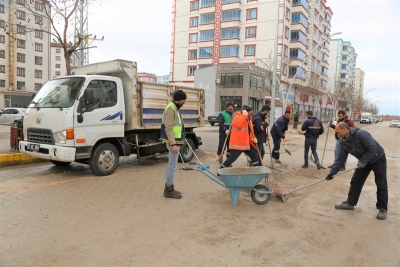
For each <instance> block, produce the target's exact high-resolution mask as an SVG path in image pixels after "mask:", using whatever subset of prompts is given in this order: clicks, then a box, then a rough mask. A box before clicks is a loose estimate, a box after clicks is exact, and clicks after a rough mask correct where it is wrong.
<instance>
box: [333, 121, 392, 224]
mask: <svg viewBox="0 0 400 267" xmlns="http://www.w3.org/2000/svg"><path fill="white" fill-rule="evenodd" d="M335 133H336V134H337V135H338V136H339V138H340V139H341V142H340V151H339V155H338V158H337V159H336V160H335V162H334V163H333V166H332V169H331V172H330V173H329V174H328V176H327V177H326V180H332V179H333V176H334V175H335V174H337V173H338V172H339V170H340V168H341V167H342V166H343V164H344V163H345V161H346V159H347V156H348V154H351V155H353V156H354V157H356V158H357V159H358V164H357V167H358V169H356V170H355V171H354V174H353V177H352V178H351V182H350V190H349V194H348V197H347V200H346V201H344V202H343V203H342V204H339V205H335V208H336V209H343V210H354V206H356V205H357V202H358V199H359V197H360V194H361V190H362V188H363V185H364V183H365V180H366V179H367V177H368V175H369V173H370V172H371V171H373V172H374V174H375V184H376V187H377V189H378V190H377V192H376V196H377V202H376V208H377V209H378V210H379V212H378V214H377V215H376V218H377V219H379V220H384V219H386V216H387V208H388V207H387V205H388V185H387V178H386V156H385V151H384V150H383V148H382V147H381V145H379V143H378V142H377V141H376V140H375V139H373V138H372V136H371V135H370V134H369V133H368V132H366V131H364V130H361V129H359V128H350V127H349V125H347V124H346V123H345V122H339V123H338V124H337V125H336V128H335Z"/></svg>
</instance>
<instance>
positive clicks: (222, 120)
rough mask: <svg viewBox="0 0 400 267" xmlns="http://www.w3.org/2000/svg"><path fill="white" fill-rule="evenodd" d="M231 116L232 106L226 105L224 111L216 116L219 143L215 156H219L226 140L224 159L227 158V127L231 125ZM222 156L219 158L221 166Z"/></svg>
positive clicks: (230, 104)
mask: <svg viewBox="0 0 400 267" xmlns="http://www.w3.org/2000/svg"><path fill="white" fill-rule="evenodd" d="M232 115H233V104H232V103H228V104H227V105H226V110H224V111H222V112H221V113H220V114H219V115H218V127H219V143H218V150H217V155H218V156H219V155H221V153H222V152H223V151H222V149H224V148H223V146H224V143H225V140H226V139H227V138H228V139H227V140H226V157H229V147H228V144H229V127H230V126H231V123H232ZM222 161H223V160H222V156H221V157H220V158H219V163H220V164H222Z"/></svg>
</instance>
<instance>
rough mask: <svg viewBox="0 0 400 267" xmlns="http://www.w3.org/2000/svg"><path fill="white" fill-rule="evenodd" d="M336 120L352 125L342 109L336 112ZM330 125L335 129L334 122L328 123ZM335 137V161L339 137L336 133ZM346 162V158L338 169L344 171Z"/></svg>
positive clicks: (338, 149)
mask: <svg viewBox="0 0 400 267" xmlns="http://www.w3.org/2000/svg"><path fill="white" fill-rule="evenodd" d="M337 116H338V120H337V123H339V122H345V123H347V125H349V127H354V121H353V120H351V119H350V118H349V117H348V116H346V112H344V110H339V112H338V115H337ZM330 127H331V128H332V129H335V127H336V125H334V124H332V123H331V124H330ZM335 138H336V145H335V152H334V153H335V161H336V159H337V157H338V156H339V151H340V138H339V137H338V136H337V134H336V133H335ZM346 163H347V160H346V161H345V162H344V164H343V166H341V168H340V170H341V171H344V170H345V169H346ZM332 166H333V164H332V165H330V166H328V168H332Z"/></svg>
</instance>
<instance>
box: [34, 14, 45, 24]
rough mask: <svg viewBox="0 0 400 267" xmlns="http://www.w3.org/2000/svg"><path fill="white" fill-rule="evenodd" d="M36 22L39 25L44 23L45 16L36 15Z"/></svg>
mask: <svg viewBox="0 0 400 267" xmlns="http://www.w3.org/2000/svg"><path fill="white" fill-rule="evenodd" d="M35 23H36V24H38V25H43V17H41V16H35Z"/></svg>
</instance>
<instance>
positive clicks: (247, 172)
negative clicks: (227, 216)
mask: <svg viewBox="0 0 400 267" xmlns="http://www.w3.org/2000/svg"><path fill="white" fill-rule="evenodd" d="M190 164H191V165H192V164H196V165H199V167H197V168H184V167H182V168H181V169H182V170H197V171H200V172H201V173H203V174H204V175H206V176H207V177H208V178H210V179H211V180H213V181H214V182H216V183H218V184H219V185H221V186H222V187H224V188H226V189H228V190H229V193H230V196H231V201H232V205H233V206H237V204H238V202H239V194H240V190H242V189H251V199H252V200H253V201H254V202H255V203H257V204H259V205H262V204H265V203H267V202H268V201H269V200H270V199H271V195H272V191H271V190H270V187H269V185H268V184H267V183H266V185H262V184H258V183H259V182H260V181H261V180H262V179H263V178H267V177H268V174H269V173H271V171H270V169H268V168H267V167H263V166H257V167H242V168H223V169H220V170H219V174H220V177H219V176H218V175H216V174H215V173H213V172H212V171H210V170H209V166H208V165H207V164H201V163H190Z"/></svg>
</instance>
